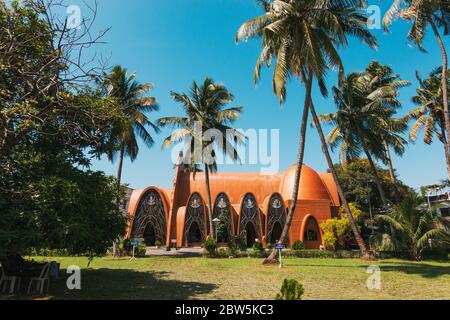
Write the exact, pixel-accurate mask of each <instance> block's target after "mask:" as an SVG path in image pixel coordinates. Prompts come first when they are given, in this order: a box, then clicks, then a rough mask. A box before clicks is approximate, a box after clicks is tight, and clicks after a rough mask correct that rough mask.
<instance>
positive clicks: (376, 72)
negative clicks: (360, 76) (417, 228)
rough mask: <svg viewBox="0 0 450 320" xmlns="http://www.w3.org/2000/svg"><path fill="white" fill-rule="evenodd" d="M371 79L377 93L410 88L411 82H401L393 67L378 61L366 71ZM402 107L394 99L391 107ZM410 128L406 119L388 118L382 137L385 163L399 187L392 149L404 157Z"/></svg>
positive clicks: (371, 86) (371, 64)
mask: <svg viewBox="0 0 450 320" xmlns="http://www.w3.org/2000/svg"><path fill="white" fill-rule="evenodd" d="M365 72H366V73H367V74H368V75H369V77H370V90H371V91H375V90H377V89H379V88H383V87H386V88H389V87H390V88H392V89H394V90H396V89H398V88H401V87H405V86H409V85H410V82H408V81H405V80H401V79H400V75H398V74H394V73H393V70H392V68H391V67H389V66H386V65H382V64H380V63H379V62H378V61H372V62H371V63H370V64H369V65H368V66H367V68H366V71H365ZM395 106H398V107H400V103H399V101H398V100H395V99H392V100H391V101H390V106H389V107H395ZM407 128H408V122H407V121H406V120H405V119H404V118H387V119H386V134H384V135H383V136H382V141H383V147H384V149H385V157H384V159H383V160H384V162H385V163H386V164H387V166H388V169H389V175H390V177H391V182H392V183H393V184H394V185H397V177H396V175H395V169H394V165H393V162H392V156H391V148H393V150H394V152H395V153H396V154H397V155H399V156H402V155H403V154H404V153H405V150H406V148H405V146H406V144H407V141H406V140H405V139H404V138H403V136H402V134H403V133H404V132H405V131H406V129H407Z"/></svg>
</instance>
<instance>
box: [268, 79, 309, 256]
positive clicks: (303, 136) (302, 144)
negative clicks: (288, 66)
mask: <svg viewBox="0 0 450 320" xmlns="http://www.w3.org/2000/svg"><path fill="white" fill-rule="evenodd" d="M312 81H313V75H312V72H309V74H308V79H307V81H306V96H305V103H304V106H303V116H302V125H301V129H300V141H299V146H298V157H297V169H296V171H295V181H294V190H293V192H292V201H291V204H290V206H289V212H288V215H287V217H286V223H285V224H284V227H283V232H282V233H281V237H280V241H281V242H282V243H285V242H286V241H287V239H288V236H289V230H290V229H291V224H292V219H293V218H294V213H295V209H296V208H297V199H298V193H299V192H298V191H299V190H298V189H299V187H300V178H301V173H302V167H303V158H304V154H305V143H306V129H307V126H308V115H309V107H310V105H311V91H312ZM277 259H278V250H275V249H274V250H273V251H272V253H271V254H270V256H269V257H268V258H267V259H266V260H265V261H264V264H273V263H277Z"/></svg>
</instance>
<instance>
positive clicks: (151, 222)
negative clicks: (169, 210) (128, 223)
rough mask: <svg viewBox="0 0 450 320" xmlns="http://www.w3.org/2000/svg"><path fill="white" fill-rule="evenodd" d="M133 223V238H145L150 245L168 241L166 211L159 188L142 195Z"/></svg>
mask: <svg viewBox="0 0 450 320" xmlns="http://www.w3.org/2000/svg"><path fill="white" fill-rule="evenodd" d="M132 223H133V224H132V228H131V238H135V239H143V240H144V242H145V243H146V244H147V243H148V244H147V245H150V246H153V245H155V243H156V241H159V242H161V243H162V244H164V243H166V240H167V239H166V233H167V229H166V211H165V208H164V204H163V200H162V198H161V195H160V194H159V192H158V191H157V190H155V189H150V190H148V191H147V192H146V193H145V194H144V195H143V196H142V198H141V200H140V202H139V205H138V209H137V211H136V215H135V216H134V218H133V222H132Z"/></svg>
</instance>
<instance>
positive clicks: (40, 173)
mask: <svg viewBox="0 0 450 320" xmlns="http://www.w3.org/2000/svg"><path fill="white" fill-rule="evenodd" d="M44 3H46V2H40V1H39V2H38V1H20V2H19V1H13V2H12V3H11V5H6V4H5V2H4V1H2V2H0V22H1V25H2V28H0V43H10V44H11V45H12V46H11V47H10V46H1V45H0V72H1V74H2V76H1V77H0V104H1V105H2V110H1V113H0V122H1V123H2V124H3V125H1V126H0V135H1V136H2V139H0V168H1V170H0V212H2V219H0V243H1V246H0V258H4V257H11V256H15V255H22V254H26V253H28V252H29V251H30V249H31V248H34V249H35V250H41V249H43V250H50V251H51V250H63V251H65V252H67V254H70V255H87V256H89V257H90V258H93V257H94V256H98V255H103V254H104V253H105V252H106V250H107V248H108V247H109V246H110V245H111V243H112V242H113V241H114V240H115V239H117V237H118V236H119V235H122V234H123V233H124V231H125V225H126V220H125V218H124V217H122V215H121V213H120V210H119V207H118V205H117V204H116V202H117V201H116V200H117V199H120V198H121V197H123V195H124V189H123V188H118V187H117V182H116V180H115V179H113V178H111V177H108V176H105V175H104V174H103V173H101V172H94V171H91V170H90V160H91V157H99V156H101V155H102V154H103V153H105V152H108V150H110V149H111V148H112V146H111V144H110V140H111V139H110V138H111V136H113V135H114V132H115V130H118V129H120V128H121V127H122V126H125V125H127V123H128V121H127V118H126V117H125V115H124V114H123V112H122V111H121V109H120V108H119V106H118V104H117V101H116V100H115V99H112V98H105V97H103V96H102V95H101V94H100V92H99V90H97V88H93V87H90V85H92V79H93V74H91V75H81V74H80V75H79V77H77V80H76V81H71V80H70V79H66V78H64V76H65V74H66V73H65V71H66V70H69V69H70V68H72V67H73V65H72V64H71V60H70V56H68V54H69V52H72V54H73V53H75V51H76V49H75V47H77V45H76V44H75V43H71V44H66V45H65V46H64V50H62V49H61V50H59V49H58V48H57V47H55V42H54V41H53V40H54V38H52V37H53V36H54V35H55V34H60V32H59V31H56V30H55V28H57V27H56V26H55V21H47V19H46V16H45V10H48V7H45V6H44V7H43V6H41V5H40V4H44ZM53 9H54V8H53ZM6 21H8V23H6ZM87 33H88V32H87ZM11 34H13V35H14V41H11V40H10V36H11ZM65 36H66V37H67V36H68V35H67V34H66V35H65ZM83 40H84V39H81V40H80V41H83ZM9 49H11V50H9ZM80 59H81V60H83V59H84V57H83V56H80ZM93 67H94V68H95V66H93ZM67 74H69V73H67ZM72 75H73V74H71V75H70V77H72ZM83 77H84V78H83ZM83 79H84V80H83Z"/></svg>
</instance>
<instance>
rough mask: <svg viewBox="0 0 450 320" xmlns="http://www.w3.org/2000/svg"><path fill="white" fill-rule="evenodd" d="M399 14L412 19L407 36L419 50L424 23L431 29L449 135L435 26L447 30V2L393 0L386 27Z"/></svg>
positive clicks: (445, 58) (449, 28) (444, 57)
mask: <svg viewBox="0 0 450 320" xmlns="http://www.w3.org/2000/svg"><path fill="white" fill-rule="evenodd" d="M397 18H401V19H403V20H405V21H407V22H412V27H411V29H410V30H409V33H408V38H409V39H410V40H411V41H413V42H414V43H415V44H416V45H417V46H418V47H419V49H420V50H421V51H425V49H424V47H423V39H424V38H425V34H426V31H427V28H428V26H430V27H431V29H432V30H433V34H434V36H435V37H436V40H437V43H438V45H439V48H440V50H441V54H442V69H441V70H442V76H441V89H442V92H443V104H444V121H445V122H444V124H445V134H446V139H449V138H450V115H449V101H448V75H447V72H446V70H447V69H448V56H447V51H446V49H445V45H444V41H443V40H442V37H441V34H440V33H439V28H442V29H443V34H444V35H448V34H449V31H450V2H449V1H448V0H394V1H393V4H392V6H391V7H390V8H389V10H388V11H387V12H386V15H385V17H384V19H383V25H384V28H385V29H386V30H388V29H389V27H390V26H391V24H392V23H393V21H394V20H395V19H397ZM449 157H450V146H448V145H447V149H446V158H449ZM447 174H448V179H450V169H447Z"/></svg>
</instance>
